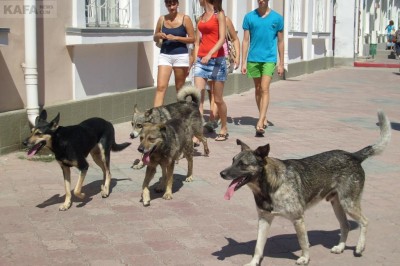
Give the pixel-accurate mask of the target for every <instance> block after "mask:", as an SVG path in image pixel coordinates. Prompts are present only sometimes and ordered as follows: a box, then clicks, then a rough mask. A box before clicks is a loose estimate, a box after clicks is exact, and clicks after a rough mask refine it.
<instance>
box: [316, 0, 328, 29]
mask: <svg viewBox="0 0 400 266" xmlns="http://www.w3.org/2000/svg"><path fill="white" fill-rule="evenodd" d="M325 13H326V1H324V0H316V1H315V6H314V31H315V32H324V31H325V24H326V15H325Z"/></svg>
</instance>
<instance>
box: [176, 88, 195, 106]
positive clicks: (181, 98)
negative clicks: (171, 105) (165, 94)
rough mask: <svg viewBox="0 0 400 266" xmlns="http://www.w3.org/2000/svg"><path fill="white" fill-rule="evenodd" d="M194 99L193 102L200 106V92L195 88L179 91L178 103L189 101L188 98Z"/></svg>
mask: <svg viewBox="0 0 400 266" xmlns="http://www.w3.org/2000/svg"><path fill="white" fill-rule="evenodd" d="M189 96H190V97H191V98H192V102H194V103H195V104H197V105H199V104H200V90H199V89H197V88H195V87H193V86H185V87H183V88H182V89H180V90H179V92H178V95H177V96H176V97H177V99H178V101H188V99H187V98H188V97H189Z"/></svg>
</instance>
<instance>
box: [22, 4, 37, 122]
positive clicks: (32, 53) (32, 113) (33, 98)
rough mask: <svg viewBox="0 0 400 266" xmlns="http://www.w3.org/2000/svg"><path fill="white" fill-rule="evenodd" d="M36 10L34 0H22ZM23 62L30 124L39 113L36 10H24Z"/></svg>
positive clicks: (30, 8)
mask: <svg viewBox="0 0 400 266" xmlns="http://www.w3.org/2000/svg"><path fill="white" fill-rule="evenodd" d="M25 7H28V10H36V0H24V8H25ZM24 22H25V64H24V77H25V87H26V112H27V114H28V120H29V123H30V124H31V125H35V119H36V117H37V116H38V115H39V96H38V72H37V49H36V12H29V11H27V10H25V15H24Z"/></svg>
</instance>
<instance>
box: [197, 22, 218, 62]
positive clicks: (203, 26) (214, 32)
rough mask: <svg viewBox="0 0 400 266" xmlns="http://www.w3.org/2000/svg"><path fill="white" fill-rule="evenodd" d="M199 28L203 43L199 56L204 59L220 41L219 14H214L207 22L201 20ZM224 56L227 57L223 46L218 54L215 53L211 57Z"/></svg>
mask: <svg viewBox="0 0 400 266" xmlns="http://www.w3.org/2000/svg"><path fill="white" fill-rule="evenodd" d="M198 27H199V31H200V33H201V41H200V46H199V51H198V53H197V56H198V57H203V56H206V55H207V54H208V52H209V51H210V50H211V49H212V48H213V47H214V45H215V44H216V43H217V42H218V39H219V23H218V16H217V14H214V16H212V17H211V18H210V19H209V20H208V21H206V22H203V21H201V20H200V22H199V26H198ZM222 56H225V53H224V47H223V46H221V48H219V50H218V51H217V52H215V53H213V54H212V56H211V57H212V58H215V57H222Z"/></svg>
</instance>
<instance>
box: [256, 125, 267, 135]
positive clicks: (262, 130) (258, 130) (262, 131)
mask: <svg viewBox="0 0 400 266" xmlns="http://www.w3.org/2000/svg"><path fill="white" fill-rule="evenodd" d="M265 128H266V126H265V125H264V126H263V127H256V135H257V136H262V135H264V134H265Z"/></svg>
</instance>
